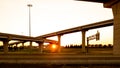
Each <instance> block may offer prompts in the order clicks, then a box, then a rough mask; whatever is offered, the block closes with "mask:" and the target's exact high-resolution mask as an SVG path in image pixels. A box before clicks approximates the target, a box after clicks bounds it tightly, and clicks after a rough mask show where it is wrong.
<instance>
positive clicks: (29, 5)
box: [27, 4, 32, 36]
mask: <svg viewBox="0 0 120 68" xmlns="http://www.w3.org/2000/svg"><path fill="white" fill-rule="evenodd" d="M27 6H28V7H29V36H31V11H30V8H31V7H32V4H28V5H27Z"/></svg>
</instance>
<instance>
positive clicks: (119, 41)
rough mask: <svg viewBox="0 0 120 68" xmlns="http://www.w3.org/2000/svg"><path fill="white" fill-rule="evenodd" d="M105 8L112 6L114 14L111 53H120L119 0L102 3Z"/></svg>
mask: <svg viewBox="0 0 120 68" xmlns="http://www.w3.org/2000/svg"><path fill="white" fill-rule="evenodd" d="M104 7H105V8H112V10H113V16H114V23H113V25H114V39H113V45H114V46H113V54H119V55H120V0H109V1H108V2H106V3H104Z"/></svg>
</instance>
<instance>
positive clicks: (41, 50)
mask: <svg viewBox="0 0 120 68" xmlns="http://www.w3.org/2000/svg"><path fill="white" fill-rule="evenodd" d="M36 43H38V46H39V51H40V53H42V52H43V42H36Z"/></svg>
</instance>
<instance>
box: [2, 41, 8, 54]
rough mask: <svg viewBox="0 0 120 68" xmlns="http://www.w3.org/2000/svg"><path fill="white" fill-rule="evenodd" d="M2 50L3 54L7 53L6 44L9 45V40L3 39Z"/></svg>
mask: <svg viewBox="0 0 120 68" xmlns="http://www.w3.org/2000/svg"><path fill="white" fill-rule="evenodd" d="M2 41H3V49H4V54H7V53H8V44H9V40H8V39H3V40H2Z"/></svg>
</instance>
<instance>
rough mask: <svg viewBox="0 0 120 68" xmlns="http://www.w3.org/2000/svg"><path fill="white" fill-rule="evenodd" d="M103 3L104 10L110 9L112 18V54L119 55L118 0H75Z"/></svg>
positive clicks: (119, 10)
mask: <svg viewBox="0 0 120 68" xmlns="http://www.w3.org/2000/svg"><path fill="white" fill-rule="evenodd" d="M77 1H89V2H99V3H103V5H104V7H105V8H112V10H113V16H114V39H113V41H114V42H113V45H114V47H113V53H114V54H120V0H77Z"/></svg>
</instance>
